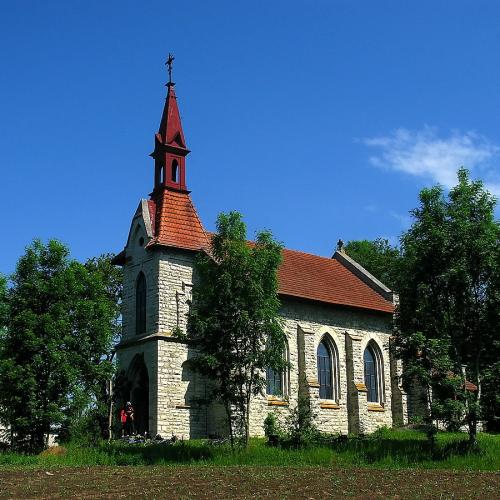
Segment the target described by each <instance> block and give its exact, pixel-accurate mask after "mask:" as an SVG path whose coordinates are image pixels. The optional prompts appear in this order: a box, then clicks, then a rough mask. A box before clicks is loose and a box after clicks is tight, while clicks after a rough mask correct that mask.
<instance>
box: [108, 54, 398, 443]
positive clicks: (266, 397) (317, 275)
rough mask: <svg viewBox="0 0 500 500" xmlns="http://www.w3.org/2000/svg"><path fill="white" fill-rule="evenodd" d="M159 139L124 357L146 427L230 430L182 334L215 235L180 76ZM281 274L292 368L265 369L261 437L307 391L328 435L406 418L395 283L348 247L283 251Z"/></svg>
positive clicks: (127, 271)
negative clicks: (192, 161) (203, 208)
mask: <svg viewBox="0 0 500 500" xmlns="http://www.w3.org/2000/svg"><path fill="white" fill-rule="evenodd" d="M169 60H170V59H169ZM170 62H171V60H170ZM170 70H171V67H170ZM154 143H155V145H154V151H153V153H152V154H151V156H152V158H153V161H154V166H153V168H152V174H153V176H152V177H153V190H152V192H151V194H150V195H149V198H148V199H142V200H141V201H140V202H139V205H138V207H137V210H136V211H135V214H134V216H133V218H132V222H131V225H130V231H129V234H128V239H127V241H126V245H125V248H124V250H123V251H121V252H120V253H119V254H118V255H117V256H116V257H115V259H114V263H115V264H117V265H120V266H122V267H123V276H124V278H123V279H124V282H123V325H122V337H121V340H120V342H119V344H118V345H117V358H118V364H119V368H120V370H122V375H123V378H124V380H125V387H126V392H127V394H126V396H128V399H130V400H131V401H132V403H133V405H134V407H135V411H136V427H137V430H138V431H139V432H141V433H144V432H149V433H150V434H151V435H153V436H154V435H157V434H159V435H161V436H164V437H168V436H170V435H172V434H175V435H176V436H178V437H181V436H182V437H183V438H184V439H189V438H202V437H209V436H224V435H227V433H228V429H227V423H226V417H225V413H224V411H223V409H222V406H221V405H220V404H218V403H217V402H214V401H210V400H209V399H208V398H207V395H208V392H207V381H206V380H203V378H202V377H201V376H200V375H199V374H198V373H196V372H194V371H193V370H191V369H190V363H189V360H190V358H191V357H192V356H193V349H192V347H191V346H190V345H189V343H188V342H186V341H185V340H182V336H180V335H176V333H177V332H184V333H185V332H186V328H187V318H188V313H189V309H190V307H191V303H192V290H193V286H196V275H195V273H194V263H195V259H196V256H197V254H198V253H199V252H207V251H208V250H209V248H210V234H208V233H207V231H206V230H205V229H204V226H203V223H202V221H201V219H200V216H199V215H198V213H197V211H196V208H195V207H194V205H193V202H192V200H191V196H190V191H189V189H188V183H187V180H188V177H187V174H188V162H187V156H188V154H189V152H190V151H189V149H188V147H187V142H186V138H185V136H184V131H183V128H182V122H181V117H180V113H179V108H178V104H177V98H176V93H175V84H174V83H173V82H172V80H171V78H170V81H169V83H168V84H167V97H166V101H165V105H164V108H163V114H162V117H161V121H160V126H159V129H158V132H157V133H156V134H155V137H154ZM278 278H279V297H280V301H281V310H280V315H281V318H282V321H283V325H284V330H285V333H286V337H287V348H286V353H284V354H285V356H286V359H287V360H288V361H289V368H288V369H286V370H284V371H283V372H279V373H276V372H274V371H273V370H271V369H268V370H267V372H266V377H267V388H266V393H265V394H260V395H259V396H256V397H255V398H254V399H253V401H252V403H251V411H250V433H251V435H253V436H262V435H264V428H263V422H264V419H265V417H266V416H267V414H268V413H269V412H276V413H277V414H278V417H286V415H287V414H288V413H289V412H290V411H291V410H292V409H293V408H294V407H295V406H296V405H297V401H298V398H299V395H301V396H303V397H306V398H308V400H309V402H310V405H311V409H312V414H313V415H314V419H315V424H316V426H317V428H318V429H319V430H321V431H324V432H328V433H341V434H347V433H354V434H356V433H358V434H366V433H370V432H373V431H375V430H376V429H377V428H379V427H381V426H389V427H391V426H396V425H403V424H405V423H407V419H408V413H407V395H406V393H405V392H404V390H403V388H402V385H401V364H400V361H398V360H396V359H395V358H394V356H393V355H392V349H391V336H392V316H393V314H394V308H395V296H394V294H393V293H392V292H391V290H389V289H388V288H387V287H386V286H385V285H384V284H382V283H381V282H380V281H378V280H377V279H376V278H375V277H374V276H372V275H371V274H370V273H368V272H367V271H366V270H365V269H364V268H363V267H361V266H360V265H359V264H358V263H356V262H355V261H354V260H353V259H351V258H350V257H349V256H348V255H347V254H346V253H345V252H344V251H343V249H342V247H341V246H340V247H339V248H338V249H337V251H336V252H335V253H334V254H333V256H332V257H331V258H326V257H320V256H317V255H311V254H308V253H304V252H300V251H296V250H289V249H284V250H283V262H282V264H281V267H280V268H279V271H278Z"/></svg>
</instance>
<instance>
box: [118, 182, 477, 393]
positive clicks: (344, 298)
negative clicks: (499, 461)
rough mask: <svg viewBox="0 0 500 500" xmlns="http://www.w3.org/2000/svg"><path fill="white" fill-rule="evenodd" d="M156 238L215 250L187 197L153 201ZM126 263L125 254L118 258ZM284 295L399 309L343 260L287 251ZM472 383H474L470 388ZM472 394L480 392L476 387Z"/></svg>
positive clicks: (170, 195) (168, 194)
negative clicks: (476, 390) (345, 264)
mask: <svg viewBox="0 0 500 500" xmlns="http://www.w3.org/2000/svg"><path fill="white" fill-rule="evenodd" d="M148 207H149V214H150V217H151V225H152V229H153V239H152V240H151V241H150V242H149V243H148V247H151V246H155V245H164V246H169V247H175V248H182V249H185V250H194V251H199V250H205V251H209V248H210V238H211V235H210V234H209V233H207V232H206V231H205V230H204V229H203V226H202V224H201V221H200V219H199V217H198V214H197V212H196V209H195V208H194V206H193V202H192V201H191V197H190V196H189V193H187V192H179V191H171V190H167V189H165V190H164V191H163V193H162V196H161V197H160V198H159V200H158V201H155V200H149V201H148ZM114 262H115V264H118V265H123V264H124V263H125V253H124V252H121V253H120V254H119V255H117V256H116V257H115V259H114ZM278 280H279V289H278V292H279V293H280V295H285V296H289V297H297V298H300V299H307V300H313V301H317V302H323V303H327V304H336V305H341V306H347V307H355V308H360V309H366V310H371V311H379V312H384V313H393V312H394V304H393V303H392V302H391V301H389V300H386V299H385V298H384V297H383V296H382V295H380V294H379V293H377V292H376V291H375V290H374V289H372V288H371V287H370V286H368V285H367V284H366V283H365V282H364V281H362V280H361V279H360V278H358V277H357V276H356V275H355V274H354V273H352V272H351V271H350V270H349V269H348V268H347V267H345V266H344V265H342V264H341V263H340V262H339V261H338V260H336V259H331V258H327V257H320V256H318V255H312V254H308V253H304V252H298V251H296V250H289V249H286V248H285V249H283V262H282V264H281V266H280V268H279V270H278ZM469 384H470V383H469ZM469 384H467V389H468V390H474V387H475V386H473V384H470V386H469Z"/></svg>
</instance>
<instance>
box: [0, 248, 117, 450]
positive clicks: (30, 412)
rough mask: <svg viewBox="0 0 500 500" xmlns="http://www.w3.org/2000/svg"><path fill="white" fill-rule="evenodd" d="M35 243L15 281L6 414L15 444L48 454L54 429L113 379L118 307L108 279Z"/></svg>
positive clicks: (5, 373) (1, 378)
mask: <svg viewBox="0 0 500 500" xmlns="http://www.w3.org/2000/svg"><path fill="white" fill-rule="evenodd" d="M91 267H92V266H91V265H88V266H87V267H86V266H84V265H82V264H80V263H78V262H76V261H74V260H71V259H70V258H69V251H68V249H67V248H66V247H65V246H64V245H63V244H61V243H59V242H58V241H55V240H51V241H49V242H48V243H47V244H46V245H44V244H43V243H42V242H41V241H39V240H35V241H34V242H33V243H32V244H31V245H30V246H29V247H28V248H27V249H26V253H25V254H24V255H23V256H22V257H21V258H20V260H19V262H18V264H17V267H16V271H15V273H14V275H13V276H12V287H11V288H10V290H9V292H8V295H9V297H8V298H9V307H10V310H9V314H8V321H7V324H8V327H7V331H6V333H5V335H4V337H3V342H2V358H1V359H0V409H1V411H2V415H1V417H2V420H3V421H4V422H6V423H8V424H10V426H11V429H12V433H13V436H14V439H15V443H14V444H16V445H17V446H19V447H24V448H27V449H29V450H32V451H36V450H39V449H41V448H43V446H44V445H45V443H46V437H47V436H48V433H49V432H50V430H51V428H53V426H55V425H60V424H62V423H63V422H65V421H66V420H67V419H68V418H72V417H74V416H75V414H77V413H78V412H81V411H82V409H83V408H85V407H86V406H87V405H88V404H91V403H92V400H93V399H94V400H95V399H96V398H97V396H96V392H95V388H96V386H99V385H100V384H101V383H102V381H103V380H107V379H109V377H110V376H111V373H112V364H111V362H110V361H109V360H107V359H106V355H107V353H109V352H110V350H111V348H112V339H113V334H114V329H113V325H114V321H115V319H116V303H115V301H114V299H112V298H111V297H110V293H109V290H108V289H107V287H106V285H107V284H106V282H105V280H104V277H103V275H102V274H101V273H99V272H95V271H93V270H92V269H91Z"/></svg>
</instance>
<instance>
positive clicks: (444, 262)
mask: <svg viewBox="0 0 500 500" xmlns="http://www.w3.org/2000/svg"><path fill="white" fill-rule="evenodd" d="M495 203H496V202H495V199H494V198H493V197H492V196H491V195H490V194H489V193H488V192H487V191H485V190H484V188H483V185H482V183H481V182H480V181H471V180H470V179H469V174H468V171H467V170H466V169H463V168H462V169H460V170H459V171H458V185H457V186H456V187H454V188H453V189H452V190H451V191H450V193H449V195H448V197H445V195H444V193H443V189H442V188H441V187H440V186H436V187H433V188H430V189H424V190H422V191H421V193H420V206H419V207H418V208H416V209H414V210H413V211H412V215H413V217H414V222H413V225H412V226H411V228H410V229H409V230H408V231H407V232H406V233H405V234H404V235H403V237H402V239H401V243H402V250H403V257H402V260H401V269H400V278H399V279H398V284H397V289H398V292H399V294H400V307H399V310H398V313H397V325H398V327H399V335H398V350H399V354H400V355H401V356H402V357H403V359H404V363H405V367H406V370H405V378H406V383H407V384H409V383H410V382H412V381H414V380H418V381H419V382H421V383H422V384H424V386H425V387H426V388H427V391H428V395H429V401H430V400H431V399H432V408H431V410H432V417H433V418H437V419H442V420H445V421H447V422H448V423H449V424H450V425H455V426H458V425H460V424H461V423H462V422H465V423H466V424H467V425H468V429H469V436H470V442H471V444H476V429H477V420H478V418H480V415H481V413H480V409H481V398H482V385H483V379H484V377H485V376H486V375H487V374H488V373H490V372H491V370H492V369H493V367H494V365H495V363H496V362H497V360H498V358H499V354H500V353H499V343H498V330H499V326H500V325H499V310H500V300H499V298H500V290H499V281H498V273H499V266H500V252H499V248H500V247H499V240H500V227H499V224H498V221H495V219H494V207H495ZM466 380H469V381H472V382H473V383H474V384H475V385H476V386H477V387H478V390H477V391H467V390H466V384H465V382H466ZM431 393H432V398H431V397H430V396H431Z"/></svg>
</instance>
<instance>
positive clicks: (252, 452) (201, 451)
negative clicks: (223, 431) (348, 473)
mask: <svg viewBox="0 0 500 500" xmlns="http://www.w3.org/2000/svg"><path fill="white" fill-rule="evenodd" d="M464 438H465V436H464V434H462V433H448V432H439V433H438V434H437V436H436V444H435V447H434V450H432V449H431V446H430V445H429V442H428V440H427V438H426V435H425V433H422V432H420V431H416V430H406V429H401V430H394V429H383V430H379V431H377V432H376V433H374V434H372V435H368V436H365V437H363V438H360V437H350V438H347V437H345V439H335V440H330V441H329V442H328V441H326V440H323V441H322V444H321V445H315V446H309V447H305V448H290V447H281V446H279V447H270V446H267V443H266V442H265V440H263V439H255V438H252V439H250V442H249V446H248V447H247V448H246V449H239V450H238V451H236V452H231V449H230V446H229V445H224V444H223V445H218V446H214V445H213V444H211V443H210V442H209V441H207V440H192V441H178V442H177V443H175V444H172V445H166V444H156V443H150V444H143V445H129V444H127V443H122V442H112V443H109V444H108V443H105V442H101V443H99V444H97V445H95V446H82V445H81V443H80V442H77V443H70V444H68V445H65V448H67V453H66V455H64V456H54V455H53V456H44V457H43V456H39V455H38V456H33V455H24V454H16V453H11V452H6V453H0V466H2V467H5V466H18V467H27V466H30V467H36V468H40V467H43V468H44V469H47V468H50V467H54V468H60V467H61V466H99V465H107V466H113V465H115V466H116V465H129V466H141V465H142V466H144V465H149V466H150V465H175V464H183V465H188V466H196V465H205V466H206V465H212V466H237V465H239V466H269V465H272V466H278V467H283V466H293V467H309V466H323V467H332V466H338V467H349V468H358V467H376V468H384V469H400V468H407V469H422V468H430V469H454V470H467V471H471V470H482V471H488V470H489V471H497V470H498V469H499V468H500V455H499V454H498V449H499V447H500V436H498V435H494V434H482V433H479V434H478V441H479V443H480V445H481V453H471V452H470V450H469V449H468V448H467V446H466V445H467V439H466V438H465V439H464ZM184 470H185V469H184Z"/></svg>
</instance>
